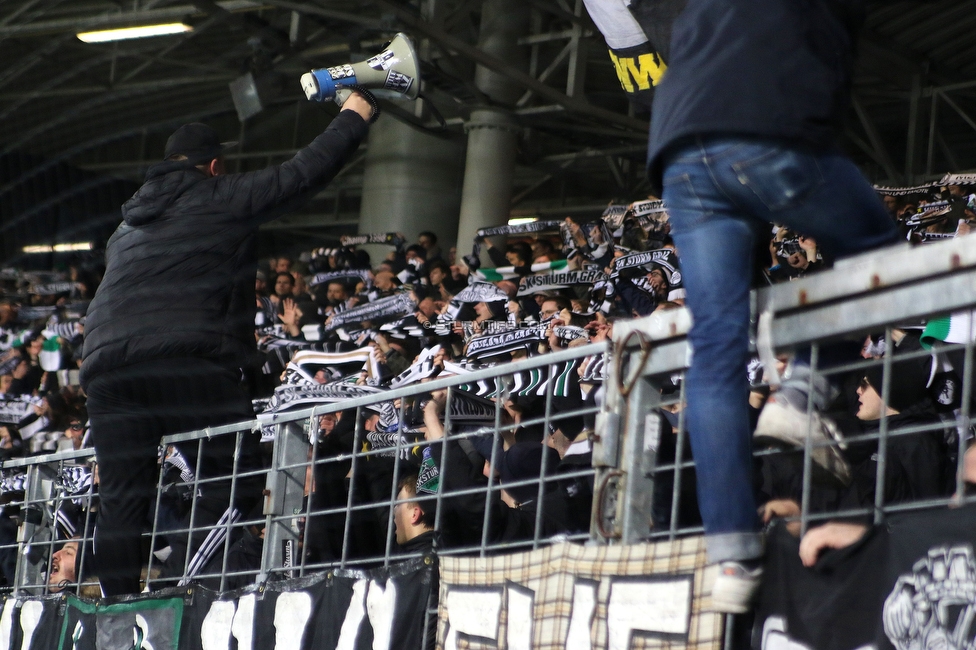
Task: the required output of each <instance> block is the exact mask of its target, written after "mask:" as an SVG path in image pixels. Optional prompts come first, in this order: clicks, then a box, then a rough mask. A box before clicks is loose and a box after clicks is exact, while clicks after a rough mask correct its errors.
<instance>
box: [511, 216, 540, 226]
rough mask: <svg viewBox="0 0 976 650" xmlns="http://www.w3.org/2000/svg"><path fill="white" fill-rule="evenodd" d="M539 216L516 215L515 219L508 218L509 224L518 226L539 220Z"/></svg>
mask: <svg viewBox="0 0 976 650" xmlns="http://www.w3.org/2000/svg"><path fill="white" fill-rule="evenodd" d="M538 220H539V217H515V218H514V219H509V220H508V225H510V226H517V225H519V224H523V223H532V222H533V221H538Z"/></svg>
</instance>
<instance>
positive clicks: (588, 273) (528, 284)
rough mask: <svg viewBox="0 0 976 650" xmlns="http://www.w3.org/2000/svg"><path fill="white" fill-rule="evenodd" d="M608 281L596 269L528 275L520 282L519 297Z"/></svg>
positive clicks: (603, 274) (605, 276)
mask: <svg viewBox="0 0 976 650" xmlns="http://www.w3.org/2000/svg"><path fill="white" fill-rule="evenodd" d="M607 279H608V276H607V275H606V274H605V273H604V272H603V271H601V270H599V269H595V268H591V269H585V270H582V271H562V272H560V273H547V274H545V275H526V276H524V277H523V278H522V279H521V280H519V288H518V295H519V297H522V296H530V295H532V294H534V293H539V292H540V291H551V290H553V289H565V288H566V287H571V286H573V285H579V284H585V285H593V284H596V283H598V282H605V281H606V280H607Z"/></svg>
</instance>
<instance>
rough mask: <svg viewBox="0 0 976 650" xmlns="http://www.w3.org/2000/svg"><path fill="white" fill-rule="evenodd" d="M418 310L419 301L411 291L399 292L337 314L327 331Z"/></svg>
mask: <svg viewBox="0 0 976 650" xmlns="http://www.w3.org/2000/svg"><path fill="white" fill-rule="evenodd" d="M416 310H417V303H415V302H414V301H413V298H411V297H410V294H409V293H407V292H403V293H397V294H394V295H392V296H388V297H386V298H380V299H379V300H376V301H374V302H371V303H367V304H365V305H360V306H358V307H353V308H352V309H347V310H345V311H343V312H341V313H338V314H336V315H335V316H333V317H332V320H331V321H329V324H328V325H327V326H326V331H332V330H335V329H338V328H340V327H343V326H344V325H352V324H354V323H361V322H363V321H371V322H374V323H375V322H377V321H389V320H396V319H399V318H403V317H404V316H407V315H408V314H412V313H414V312H415V311H416Z"/></svg>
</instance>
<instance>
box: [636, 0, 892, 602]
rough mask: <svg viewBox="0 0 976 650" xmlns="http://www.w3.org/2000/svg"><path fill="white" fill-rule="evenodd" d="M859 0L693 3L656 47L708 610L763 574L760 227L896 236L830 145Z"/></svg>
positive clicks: (855, 237)
mask: <svg viewBox="0 0 976 650" xmlns="http://www.w3.org/2000/svg"><path fill="white" fill-rule="evenodd" d="M634 4H635V7H634V10H635V14H637V15H638V18H640V15H641V11H640V9H639V8H637V7H636V5H638V4H642V5H645V6H651V7H652V8H653V7H654V6H657V5H660V4H666V3H663V2H649V1H644V2H635V3H634ZM863 4H864V3H863V1H862V0H809V1H806V2H796V1H794V0H752V1H750V2H729V1H728V0H688V2H687V5H686V7H685V8H684V11H683V12H682V13H681V14H680V16H679V17H678V18H677V20H676V21H675V23H674V26H673V31H672V36H671V39H670V43H669V44H668V43H665V44H664V45H665V47H664V48H661V47H656V48H655V49H657V50H658V51H660V52H661V53H662V55H663V56H664V59H665V62H666V63H667V66H668V68H667V72H666V73H665V74H664V78H663V80H662V81H661V83H660V84H659V85H658V86H657V88H656V93H655V97H654V104H653V111H652V116H653V117H652V120H651V132H650V143H649V147H648V169H649V174H650V177H651V179H652V181H654V182H655V184H656V185H659V186H661V187H663V199H664V202H665V204H666V205H667V208H668V212H669V214H670V220H671V224H672V229H673V230H672V235H673V237H674V240H675V243H676V244H677V248H678V251H680V255H681V266H682V271H683V273H684V284H685V288H686V289H687V304H688V306H689V307H690V309H691V312H692V315H693V320H694V325H693V327H692V330H691V332H690V339H691V343H692V346H693V348H694V358H693V361H692V364H691V368H690V370H689V371H688V375H687V388H686V390H687V398H688V411H687V422H688V430H689V432H690V435H691V443H692V449H693V453H694V457H695V461H696V462H697V477H698V479H697V480H698V499H699V507H700V510H701V514H702V519H703V521H704V524H705V535H706V543H707V547H708V557H709V561H710V562H711V563H717V564H719V568H720V570H719V573H718V578H717V580H716V583H715V587H714V590H713V593H712V601H713V606H714V608H715V609H716V610H718V611H725V612H743V611H746V610H747V609H748V607H749V603H750V601H751V599H752V598H753V596H754V594H755V592H756V591H757V589H758V586H759V581H760V578H761V572H762V569H761V561H760V558H761V556H762V554H763V540H762V536H761V535H760V532H759V521H758V519H757V514H756V503H755V498H754V495H753V488H752V478H753V470H752V455H751V452H752V446H751V437H750V430H749V415H748V403H747V395H748V386H747V379H746V372H745V370H746V363H747V360H748V342H749V288H750V279H751V277H752V260H753V252H754V250H753V249H754V247H755V245H756V242H757V235H756V233H757V230H758V229H761V228H766V223H767V222H775V223H780V224H783V225H786V226H787V227H789V228H791V229H793V230H795V231H797V232H802V233H805V234H806V235H808V236H810V237H813V238H814V239H816V241H817V244H818V245H819V246H820V247H822V248H823V249H824V251H825V252H826V253H828V254H830V255H833V256H843V255H850V254H852V253H857V252H859V251H864V250H868V249H872V248H876V247H879V246H884V245H886V244H889V243H894V242H895V241H896V232H895V226H894V223H893V222H892V220H891V218H890V217H889V216H888V213H887V212H886V211H885V208H884V205H883V204H882V203H881V201H880V200H879V198H878V197H877V195H876V194H875V193H874V191H873V190H872V188H871V186H870V184H869V183H868V182H867V181H866V180H865V179H864V177H863V176H862V175H861V173H860V172H859V171H858V169H857V168H856V167H855V166H854V164H853V163H852V162H851V161H850V160H848V159H847V158H845V157H844V156H843V155H842V154H841V153H840V151H839V148H838V147H837V144H836V138H837V134H838V133H839V130H840V126H841V122H842V118H843V117H844V114H845V112H846V110H847V108H848V104H849V91H850V85H851V77H852V74H853V63H854V39H855V34H856V32H857V30H858V28H859V27H860V25H861V23H862V22H863V18H864V7H863ZM645 31H647V30H645ZM654 45H658V44H654ZM668 45H670V47H669V48H668V47H667V46H668ZM762 244H763V245H764V246H765V242H762Z"/></svg>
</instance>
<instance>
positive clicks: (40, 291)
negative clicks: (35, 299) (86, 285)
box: [30, 282, 77, 296]
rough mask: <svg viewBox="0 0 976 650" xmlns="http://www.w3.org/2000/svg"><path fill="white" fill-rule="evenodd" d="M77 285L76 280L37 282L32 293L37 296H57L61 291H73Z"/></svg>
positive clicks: (31, 289)
mask: <svg viewBox="0 0 976 650" xmlns="http://www.w3.org/2000/svg"><path fill="white" fill-rule="evenodd" d="M76 286H77V285H76V284H75V283H74V282H48V283H45V284H35V285H34V286H32V287H31V288H30V293H32V294H34V295H36V296H55V295H57V294H59V293H71V292H72V291H73V290H74V289H75V287H76Z"/></svg>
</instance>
